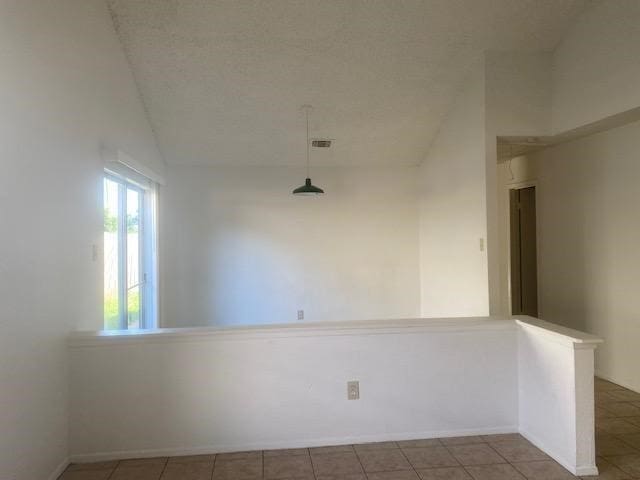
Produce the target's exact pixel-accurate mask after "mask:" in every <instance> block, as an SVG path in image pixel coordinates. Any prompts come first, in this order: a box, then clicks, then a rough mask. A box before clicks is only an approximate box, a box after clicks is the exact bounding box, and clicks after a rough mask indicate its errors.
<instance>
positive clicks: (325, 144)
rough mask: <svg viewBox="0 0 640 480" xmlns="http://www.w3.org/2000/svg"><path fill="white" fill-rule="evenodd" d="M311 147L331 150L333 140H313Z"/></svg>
mask: <svg viewBox="0 0 640 480" xmlns="http://www.w3.org/2000/svg"><path fill="white" fill-rule="evenodd" d="M311 146H312V147H316V148H329V147H330V146H331V140H321V139H316V140H311Z"/></svg>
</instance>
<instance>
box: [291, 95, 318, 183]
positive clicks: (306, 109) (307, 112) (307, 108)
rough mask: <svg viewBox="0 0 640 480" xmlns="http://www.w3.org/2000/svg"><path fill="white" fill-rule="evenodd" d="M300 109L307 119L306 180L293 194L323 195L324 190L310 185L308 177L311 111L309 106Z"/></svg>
mask: <svg viewBox="0 0 640 480" xmlns="http://www.w3.org/2000/svg"><path fill="white" fill-rule="evenodd" d="M302 108H303V109H304V111H305V114H306V117H307V178H306V179H305V181H304V185H302V186H301V187H298V188H296V189H295V190H294V191H293V194H294V195H301V196H312V195H323V194H324V190H322V189H321V188H319V187H316V186H315V185H314V184H312V183H311V178H310V176H309V145H310V144H309V110H311V105H303V106H302Z"/></svg>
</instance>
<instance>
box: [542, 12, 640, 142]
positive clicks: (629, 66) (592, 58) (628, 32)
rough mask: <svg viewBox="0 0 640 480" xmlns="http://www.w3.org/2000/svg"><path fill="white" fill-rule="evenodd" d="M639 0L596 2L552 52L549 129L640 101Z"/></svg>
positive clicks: (559, 129) (575, 124)
mask: <svg viewBox="0 0 640 480" xmlns="http://www.w3.org/2000/svg"><path fill="white" fill-rule="evenodd" d="M639 44H640V2H638V1H637V0H609V1H602V2H594V4H593V5H592V6H591V7H590V8H588V9H587V10H585V12H584V13H583V14H582V15H581V16H580V17H579V18H578V20H577V22H576V23H575V24H574V25H573V27H572V28H571V30H570V31H569V32H568V33H567V34H566V36H565V37H564V39H563V40H562V42H561V43H560V45H559V46H558V48H557V49H556V50H555V52H554V57H553V68H554V71H553V109H552V117H553V122H552V123H553V132H554V133H560V132H563V131H566V130H570V129H573V128H576V127H579V126H581V125H584V124H587V123H591V122H594V121H596V120H600V119H602V118H604V117H608V116H611V115H614V114H617V113H620V112H624V111H626V110H630V109H631V108H635V107H639V106H640V81H639V79H640V62H639V61H638V45H639Z"/></svg>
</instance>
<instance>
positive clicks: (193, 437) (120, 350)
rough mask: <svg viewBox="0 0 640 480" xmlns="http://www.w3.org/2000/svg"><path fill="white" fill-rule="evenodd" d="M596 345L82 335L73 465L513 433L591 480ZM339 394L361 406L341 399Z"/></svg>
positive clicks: (433, 330) (541, 335)
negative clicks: (351, 392)
mask: <svg viewBox="0 0 640 480" xmlns="http://www.w3.org/2000/svg"><path fill="white" fill-rule="evenodd" d="M599 342H600V340H599V339H597V338H595V337H592V336H590V335H585V334H582V333H580V332H575V331H570V330H568V329H566V328H561V327H558V326H556V325H551V324H547V323H545V322H541V321H539V320H536V319H531V318H528V317H522V318H519V319H517V320H515V319H501V318H462V319H451V318H445V319H405V320H383V321H368V322H367V321H351V322H317V323H315V324H314V323H306V324H289V325H279V326H278V325H275V326H274V325H267V326H252V327H243V328H200V329H176V330H169V331H163V332H154V333H149V334H146V335H145V334H143V335H140V334H134V335H123V336H112V335H100V334H97V335H96V334H91V333H90V332H89V333H87V334H77V335H74V336H73V337H72V338H71V339H70V351H71V407H72V408H71V412H72V422H71V443H72V447H71V448H72V452H73V454H72V458H73V460H74V461H92V460H101V459H102V460H104V459H111V458H126V457H140V456H143V457H145V456H157V455H178V454H197V453H211V452H221V451H234V450H235V451H237V450H249V449H263V448H293V447H305V446H318V445H334V444H349V443H359V442H367V441H385V440H401V439H411V438H437V437H445V436H460V435H479V434H490V433H507V432H516V431H521V432H522V433H524V434H525V435H528V436H529V437H530V439H531V440H532V441H533V442H534V443H535V444H536V445H538V446H539V447H540V448H542V449H543V450H545V451H546V452H547V453H548V454H549V455H551V456H552V457H554V458H556V459H558V460H559V461H561V462H562V463H563V465H565V467H566V468H568V469H570V470H571V471H572V472H574V473H580V474H583V475H586V474H595V473H597V471H596V470H595V449H594V434H593V433H594V420H593V348H595V346H596V345H597V344H598V343H599ZM292 359H295V361H292ZM559 366H560V367H561V368H558V367H559ZM350 380H358V381H359V382H360V399H359V400H354V401H350V400H347V388H346V387H347V382H348V381H350ZM589 382H590V383H589ZM589 385H590V387H591V388H588V387H589ZM256 392H259V395H256ZM540 399H542V400H541V401H537V400H540ZM123 405H127V407H126V408H123V407H122V406H123ZM589 408H590V412H589Z"/></svg>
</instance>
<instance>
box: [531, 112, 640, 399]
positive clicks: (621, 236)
mask: <svg viewBox="0 0 640 480" xmlns="http://www.w3.org/2000/svg"><path fill="white" fill-rule="evenodd" d="M639 139H640V122H636V123H633V124H630V125H627V126H624V127H620V128H616V129H614V130H610V131H608V132H604V133H600V134H597V135H593V136H591V137H587V138H584V139H581V140H577V141H574V142H571V143H567V144H564V145H559V146H556V147H553V148H550V149H548V150H544V151H542V152H539V153H536V154H534V155H532V156H531V160H532V161H533V162H534V163H535V169H536V171H537V175H536V176H537V180H538V201H537V209H538V224H539V226H538V229H539V232H540V233H539V238H538V245H539V253H538V257H539V266H538V269H539V271H538V275H539V283H540V291H539V302H540V310H541V316H542V318H544V319H546V320H549V321H553V322H556V323H562V324H565V325H568V326H571V327H573V328H579V329H581V330H585V331H588V332H592V333H595V334H597V335H598V336H600V337H602V338H604V340H605V343H604V345H603V346H602V347H601V348H600V349H599V350H598V353H597V356H596V361H597V363H596V369H597V371H598V372H599V374H601V375H603V376H604V377H605V378H609V379H612V380H613V381H615V382H617V383H620V384H622V385H625V386H628V387H630V388H632V389H634V390H638V391H640V370H639V369H638V363H639V362H640V356H639V354H638V345H640V330H639V329H638V314H637V312H638V311H639V310H640V296H639V295H638V272H640V253H639V252H638V245H640V221H638V209H637V206H638V178H640V162H638V152H639V151H640V140H639Z"/></svg>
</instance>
